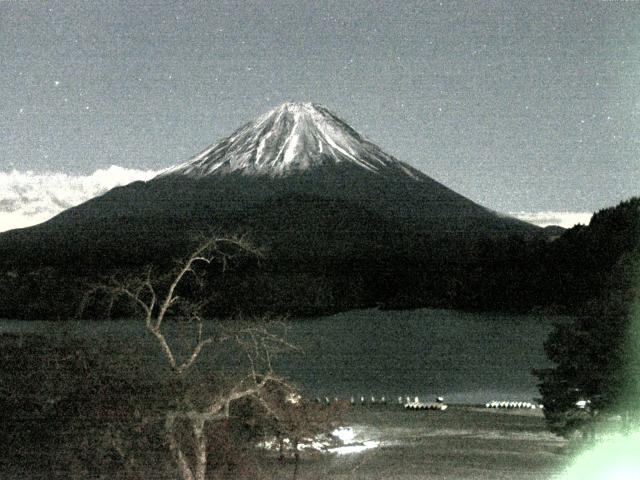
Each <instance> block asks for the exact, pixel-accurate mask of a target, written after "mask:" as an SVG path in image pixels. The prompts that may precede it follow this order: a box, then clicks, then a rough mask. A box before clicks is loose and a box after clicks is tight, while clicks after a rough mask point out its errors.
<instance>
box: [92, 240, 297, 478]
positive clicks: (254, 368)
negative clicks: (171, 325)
mask: <svg viewBox="0 0 640 480" xmlns="http://www.w3.org/2000/svg"><path fill="white" fill-rule="evenodd" d="M237 255H252V256H259V255H260V251H259V250H258V249H256V248H255V247H253V246H252V245H251V244H250V243H249V242H247V241H246V240H245V239H244V238H241V237H212V238H208V239H207V240H205V241H204V242H202V243H201V244H200V245H199V246H198V247H197V248H196V249H195V250H194V251H193V252H192V253H191V254H190V255H189V256H188V257H187V258H186V259H184V260H183V261H181V262H179V263H178V265H177V266H176V268H175V269H174V270H173V271H172V272H171V273H170V274H169V275H168V276H164V277H159V278H157V277H154V274H153V270H152V269H151V268H150V269H148V270H147V271H146V273H145V274H143V275H142V276H139V277H132V278H129V279H127V280H117V279H115V278H112V279H111V280H110V281H109V282H108V283H107V284H106V285H105V284H103V285H100V286H98V287H96V288H95V289H94V290H95V291H97V290H103V291H107V292H108V293H109V294H110V298H111V299H112V300H110V302H109V306H110V307H111V306H112V305H113V299H115V298H118V297H122V296H124V297H126V298H128V299H129V300H130V301H131V302H133V304H134V305H136V306H137V308H138V311H140V312H141V314H142V318H143V321H144V326H145V329H146V331H147V332H148V333H149V334H150V335H151V337H152V338H153V339H154V341H155V342H156V343H157V345H158V346H159V347H160V350H161V352H162V357H163V359H164V361H165V362H166V364H167V365H168V366H169V367H170V370H169V371H170V372H171V373H170V375H171V376H172V377H173V379H174V380H175V379H177V380H182V379H184V378H185V377H186V376H187V375H188V374H189V372H190V371H191V370H192V369H193V367H194V365H195V364H196V363H197V362H198V361H199V359H200V358H201V356H202V353H203V351H205V349H207V350H214V353H215V350H216V349H222V348H224V347H223V344H225V343H229V342H233V344H234V345H236V346H237V347H239V348H240V350H239V351H240V352H242V354H243V355H244V356H245V357H246V360H247V363H248V368H247V371H246V372H245V374H244V375H243V376H241V377H240V378H239V379H237V380H236V381H234V382H232V383H230V384H228V385H227V386H226V387H225V388H219V389H218V390H217V391H216V392H208V394H207V396H206V397H205V398H204V399H203V401H200V402H199V403H198V404H197V405H196V404H194V403H189V404H188V405H183V406H182V408H174V409H167V410H166V412H165V414H164V416H165V418H164V430H165V433H166V436H167V443H168V446H169V449H170V450H171V453H172V456H173V459H174V461H175V464H176V466H177V469H178V471H179V474H180V476H181V478H182V479H183V480H204V479H205V477H206V475H207V463H208V437H209V435H210V432H211V431H215V429H216V426H217V425H223V423H224V422H225V421H228V420H229V419H230V417H231V415H232V410H233V406H234V404H237V403H238V402H241V401H250V402H252V403H253V404H254V406H255V408H257V409H260V411H261V415H263V416H265V417H268V418H270V419H271V420H272V421H276V422H277V421H279V419H280V418H283V417H284V409H286V408H290V406H289V407H287V405H286V402H282V401H280V400H281V399H282V398H283V396H282V394H283V392H284V394H285V397H288V396H289V395H290V394H294V392H295V391H294V388H293V387H292V386H291V385H290V384H289V383H288V382H287V381H285V380H284V379H283V378H281V377H279V376H278V375H276V374H275V373H274V371H273V368H272V360H273V358H274V356H275V355H276V354H277V353H279V352H281V351H282V350H283V349H293V348H295V347H294V346H293V345H290V344H289V343H287V341H286V340H285V339H284V337H283V336H282V335H280V334H276V333H274V332H273V331H272V329H271V328H270V326H269V323H268V322H266V321H265V319H261V321H237V322H233V324H232V325H226V324H225V325H222V324H221V322H218V327H219V328H217V329H216V331H215V332H213V333H211V332H206V330H207V329H206V328H205V327H206V326H207V324H206V322H205V320H204V318H203V313H202V312H203V303H202V302H199V301H195V300H188V299H185V298H183V297H181V296H179V295H178V292H179V290H180V287H181V286H183V284H184V283H186V282H187V278H188V277H189V276H191V277H192V278H193V279H195V281H196V282H201V281H202V275H203V273H202V272H201V271H199V269H201V268H202V267H206V266H208V265H212V264H219V265H220V267H221V268H222V270H223V271H224V270H226V268H227V266H228V264H229V262H230V261H231V260H232V258H233V257H235V256H237ZM189 281H190V280H189ZM168 317H177V318H179V319H182V320H185V321H188V322H189V323H190V324H191V325H192V326H194V328H193V330H192V331H193V332H194V337H195V338H194V339H193V342H192V343H191V344H190V346H189V347H188V349H187V351H186V353H185V352H184V351H183V352H180V353H179V352H177V350H178V349H177V348H176V347H175V345H173V344H172V340H171V338H170V335H168V334H167V331H166V326H165V324H166V321H167V318H168ZM274 391H277V392H279V394H278V395H274ZM185 426H186V427H187V428H186V429H187V430H188V432H189V435H188V437H190V438H185V435H184V430H185Z"/></svg>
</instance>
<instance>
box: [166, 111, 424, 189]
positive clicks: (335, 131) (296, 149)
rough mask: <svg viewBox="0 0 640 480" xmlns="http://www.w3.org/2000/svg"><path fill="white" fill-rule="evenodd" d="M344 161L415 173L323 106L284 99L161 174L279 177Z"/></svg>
mask: <svg viewBox="0 0 640 480" xmlns="http://www.w3.org/2000/svg"><path fill="white" fill-rule="evenodd" d="M341 163H349V164H352V165H356V166H358V167H360V168H363V169H365V170H368V171H370V172H374V173H381V172H383V171H385V170H386V169H388V168H391V169H392V170H394V171H396V172H397V171H398V170H400V171H402V172H403V173H404V174H406V175H409V176H411V177H414V178H417V176H418V175H419V172H418V171H417V170H415V169H413V168H411V167H409V166H408V165H406V164H404V163H402V162H399V161H398V160H396V159H395V158H393V157H392V156H390V155H387V154H386V153H384V152H383V151H382V150H381V149H380V148H379V147H377V146H376V145H374V144H373V143H371V142H369V141H367V140H366V139H364V138H363V137H361V136H360V135H359V134H358V133H357V132H356V131H355V130H353V129H352V128H351V127H350V126H349V125H347V124H346V123H345V122H344V121H342V120H341V119H339V118H338V117H336V116H335V115H334V114H333V113H331V112H330V111H329V110H328V109H326V108H325V107H323V106H320V105H316V104H312V103H284V104H282V105H280V106H279V107H276V108H274V109H273V110H270V111H269V112H267V113H266V114H264V115H262V116H261V117H260V118H258V119H257V120H255V121H253V122H249V123H247V124H246V125H244V126H243V127H241V128H240V129H238V130H236V131H235V132H234V133H233V134H232V135H231V136H229V137H227V138H225V139H223V140H221V141H220V142H218V143H216V144H215V145H212V146H211V147H209V148H207V149H205V150H204V151H203V152H201V153H200V154H198V155H196V156H195V157H193V158H191V159H190V160H189V161H187V162H186V163H183V164H181V165H177V166H175V167H173V168H170V169H169V170H167V171H166V172H165V173H164V174H163V176H167V175H169V176H173V175H186V176H193V177H201V176H209V175H220V174H227V173H231V172H240V173H243V174H248V175H268V176H284V175H288V174H291V173H295V172H301V171H305V170H308V169H311V168H315V167H318V166H322V165H336V164H341Z"/></svg>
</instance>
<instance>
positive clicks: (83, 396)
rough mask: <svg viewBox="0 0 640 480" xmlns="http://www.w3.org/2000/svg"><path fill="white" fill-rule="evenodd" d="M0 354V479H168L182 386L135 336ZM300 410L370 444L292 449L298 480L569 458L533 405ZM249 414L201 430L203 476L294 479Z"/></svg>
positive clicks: (10, 347) (455, 471)
mask: <svg viewBox="0 0 640 480" xmlns="http://www.w3.org/2000/svg"><path fill="white" fill-rule="evenodd" d="M104 345H106V342H105V343H104V344H103V346H104ZM0 352H1V353H0V355H1V356H2V358H1V363H0V378H2V381H3V383H2V396H1V397H0V398H1V400H0V401H1V405H0V421H1V423H2V426H3V428H2V429H1V430H0V442H1V444H2V445H3V448H2V451H1V453H0V476H1V477H2V478H6V479H25V480H26V479H44V478H48V479H78V480H79V479H82V480H86V479H99V478H109V479H123V480H124V479H127V480H129V479H132V480H133V479H154V480H156V479H158V480H159V479H175V478H179V472H178V471H177V468H176V466H175V463H174V461H173V457H172V455H171V452H170V448H169V445H168V444H167V441H166V436H165V431H164V429H165V424H164V423H165V418H164V412H165V411H166V409H167V408H168V407H171V406H173V404H174V399H175V398H176V391H177V390H182V391H183V392H185V391H186V390H187V387H186V386H185V385H176V384H172V383H166V384H163V383H162V377H163V372H162V370H158V368H157V367H158V365H157V363H158V362H157V360H158V358H150V357H148V356H145V355H144V354H142V353H141V352H142V351H141V349H139V348H138V347H137V346H136V345H130V346H127V345H124V344H121V343H119V344H117V345H114V346H113V347H112V348H110V349H104V348H98V347H97V346H96V345H90V344H88V343H86V342H81V341H79V340H77V339H73V338H71V337H69V336H65V335H61V336H60V337H58V340H57V341H56V342H52V341H51V337H46V338H45V337H40V336H15V335H8V334H3V335H1V336H0ZM200 373H201V372H200ZM200 373H198V376H200ZM201 379H202V377H200V380H201ZM191 388H193V386H191ZM192 395H193V391H192ZM305 408H308V409H311V410H313V411H315V413H314V415H315V417H314V418H315V419H316V420H318V421H322V422H324V421H326V419H327V417H330V418H332V419H334V420H335V419H339V422H340V424H342V425H351V426H354V427H355V429H356V432H361V433H359V437H360V438H358V439H359V440H363V441H367V440H369V441H376V442H381V443H380V444H379V445H378V447H377V448H374V449H371V450H367V451H364V452H362V453H358V454H353V455H346V456H338V455H336V454H331V453H324V454H319V453H311V452H306V453H305V452H302V453H301V457H300V458H299V459H298V462H299V465H298V467H297V475H296V476H297V478H299V479H301V480H302V479H325V478H344V479H353V478H398V479H410V478H434V479H435V478H442V477H443V476H446V477H447V478H452V479H467V478H474V479H496V478H505V479H506V478H521V479H546V478H549V477H550V476H551V474H553V473H555V472H557V471H558V470H560V469H561V468H562V467H563V466H564V464H565V462H567V460H568V457H567V456H566V455H565V447H566V443H565V442H563V441H562V440H561V439H559V438H557V437H554V436H553V435H551V434H549V433H546V432H545V425H544V421H543V418H542V417H541V416H540V415H539V414H537V415H536V414H534V412H532V411H521V412H507V411H504V412H502V411H496V410H488V409H483V408H471V407H462V406H460V407H456V406H452V407H450V408H449V409H448V410H447V411H445V412H408V411H405V410H403V409H402V408H400V407H397V406H393V405H389V406H373V407H352V408H351V409H349V410H346V407H344V408H345V409H343V407H339V408H338V410H335V408H336V407H335V406H334V407H333V410H327V409H326V408H325V407H323V406H316V405H315V404H307V407H305ZM251 412H254V413H259V412H257V411H256V410H252V409H251V408H248V405H243V406H241V405H238V406H237V407H236V410H235V414H234V415H232V416H231V418H230V420H229V421H228V422H225V424H224V425H223V426H218V427H217V428H216V429H215V430H211V431H208V432H206V433H207V435H208V437H209V439H210V444H209V446H208V465H207V467H208V469H207V472H208V476H207V478H243V479H260V478H294V470H295V469H296V460H295V458H293V455H291V452H290V451H286V452H285V453H286V455H285V458H283V459H279V456H278V454H277V452H271V453H269V452H265V451H264V450H261V449H258V448H256V444H257V443H258V442H259V441H261V440H262V439H264V438H265V437H270V436H272V435H273V434H274V433H277V432H275V430H274V429H273V424H266V423H265V422H264V419H263V418H262V415H255V414H252V413H251ZM290 425H292V424H290ZM334 425H335V423H334ZM182 427H183V428H184V430H183V431H181V432H180V435H184V437H185V438H187V437H188V436H189V435H190V433H191V432H190V431H189V429H188V428H187V425H183V426H182ZM188 455H189V456H191V455H192V451H188Z"/></svg>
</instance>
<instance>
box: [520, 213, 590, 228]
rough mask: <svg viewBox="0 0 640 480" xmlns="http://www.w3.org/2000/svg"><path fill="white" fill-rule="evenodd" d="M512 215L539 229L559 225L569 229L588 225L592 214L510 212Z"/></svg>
mask: <svg viewBox="0 0 640 480" xmlns="http://www.w3.org/2000/svg"><path fill="white" fill-rule="evenodd" d="M509 215H512V216H514V217H516V218H518V219H520V220H524V221H525V222H529V223H533V224H534V225H538V226H540V227H548V226H549V225H559V226H561V227H564V228H571V227H573V226H574V225H577V224H578V223H582V224H584V225H588V224H589V221H590V220H591V217H592V216H593V213H591V212H511V213H510V214H509Z"/></svg>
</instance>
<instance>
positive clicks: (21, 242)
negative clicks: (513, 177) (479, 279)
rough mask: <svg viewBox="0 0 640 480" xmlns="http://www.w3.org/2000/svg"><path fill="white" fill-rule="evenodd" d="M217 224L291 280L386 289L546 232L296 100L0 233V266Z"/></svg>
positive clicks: (102, 261) (138, 250)
mask: <svg viewBox="0 0 640 480" xmlns="http://www.w3.org/2000/svg"><path fill="white" fill-rule="evenodd" d="M211 229H215V230H217V231H220V232H243V233H246V234H248V235H249V237H250V238H252V239H253V241H254V242H255V243H256V244H258V245H260V246H262V247H264V248H265V249H266V250H267V251H268V252H269V253H268V258H269V259H271V260H270V262H271V267H272V269H274V270H277V271H278V272H279V274H281V275H282V276H285V277H287V278H291V272H292V271H298V272H300V271H303V272H305V274H307V273H309V272H311V273H309V275H310V276H311V277H310V278H318V276H322V277H323V278H326V277H327V276H333V277H335V278H337V277H341V278H347V280H345V282H346V284H348V285H350V286H352V282H351V280H352V279H348V277H350V276H352V275H355V276H358V278H360V280H362V278H367V279H369V280H371V281H373V282H374V283H376V282H383V283H384V278H392V277H393V276H394V275H395V274H398V275H401V276H402V275H409V274H410V273H408V272H411V271H415V270H416V269H417V268H421V267H420V266H421V265H422V266H424V265H425V262H427V263H428V268H427V270H429V271H431V272H432V273H433V272H435V273H433V275H435V276H436V277H437V275H439V273H437V272H440V271H442V270H443V269H446V268H449V267H445V265H452V264H460V263H461V262H462V263H464V261H465V260H464V257H465V252H466V251H468V250H469V249H472V248H474V247H473V245H477V244H478V242H482V241H487V240H491V239H497V238H507V237H513V236H520V237H522V238H537V237H542V236H544V233H543V230H542V229H540V228H538V227H536V226H534V225H531V224H528V223H525V222H522V221H520V220H517V219H515V218H512V217H509V216H506V215H501V214H498V213H496V212H494V211H492V210H490V209H487V208H485V207H482V206H481V205H478V204H476V203H474V202H473V201H471V200H469V199H467V198H465V197H463V196H462V195H459V194H458V193H456V192H454V191H453V190H451V189H449V188H447V187H446V186H444V185H442V184H440V183H438V182H437V181H435V180H433V179H432V178H430V177H429V176H427V175H426V174H424V173H422V172H421V171H419V170H417V169H415V168H413V167H411V166H410V165H408V164H406V163H404V162H402V161H400V160H397V159H396V158H394V157H393V156H391V155H389V154H387V153H385V152H383V151H382V150H381V149H380V148H379V147H378V146H376V145H375V144H373V143H372V142H370V141H369V140H367V139H365V138H364V137H363V136H361V135H360V134H359V133H358V132H356V131H355V130H354V129H353V128H351V127H350V126H349V125H347V124H346V123H345V122H344V121H342V120H341V119H339V118H338V117H337V116H336V115H334V114H333V113H332V112H330V111H329V110H328V109H326V108H325V107H322V106H319V105H316V104H311V103H286V104H283V105H281V106H279V107H277V108H275V109H273V110H271V111H269V112H267V113H266V114H265V115H263V116H261V117H260V118H258V119H257V120H255V121H252V122H249V123H247V124H245V125H244V126H242V127H241V128H239V129H238V130H236V131H235V132H233V133H232V134H231V135H230V136H229V137H227V138H225V139H223V140H221V141H219V142H218V143H216V144H214V145H212V146H211V147H209V148H207V149H205V150H204V151H202V152H201V153H199V154H198V155H196V156H195V157H193V158H191V159H190V160H188V161H187V162H185V163H183V164H179V165H176V166H174V167H171V168H169V169H167V170H165V171H163V172H162V173H161V174H159V175H158V176H157V177H155V178H153V179H151V180H149V181H146V182H135V183H132V184H129V185H126V186H123V187H117V188H114V189H113V190H111V191H109V192H107V193H105V194H104V195H102V196H100V197H97V198H94V199H91V200H89V201H87V202H85V203H83V204H81V205H78V206H76V207H73V208H70V209H68V210H66V211H64V212H62V213H60V214H59V215H57V216H56V217H54V218H52V219H51V220H49V221H47V222H45V223H43V224H40V225H37V226H34V227H30V228H26V229H21V230H14V231H10V232H5V233H4V234H0V258H3V259H4V263H5V264H6V263H7V262H8V259H16V258H19V259H20V262H21V263H22V264H25V265H37V266H42V265H56V266H58V267H61V268H68V266H69V265H80V264H82V265H87V264H88V265H91V266H92V268H94V269H100V268H108V267H115V268H121V267H127V266H131V265H140V264H146V263H150V262H152V263H157V262H158V261H160V260H159V259H161V260H163V261H166V260H169V259H171V258H175V257H177V256H180V255H181V254H183V253H184V252H185V251H186V249H187V248H189V245H191V241H192V239H193V237H194V235H196V234H198V233H201V232H208V231H211ZM425 268H426V267H425ZM423 271H424V270H423ZM394 272H395V273H394ZM434 278H435V277H434ZM360 280H359V281H360ZM369 280H367V281H363V282H364V284H366V285H367V287H366V288H369V286H368V284H369ZM361 283H362V282H361ZM380 288H382V286H381V287H380Z"/></svg>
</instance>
